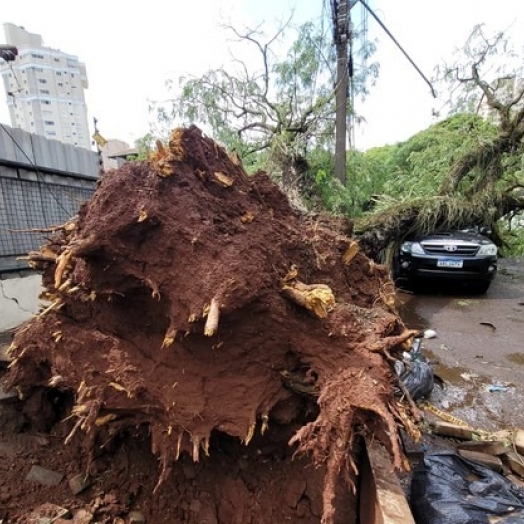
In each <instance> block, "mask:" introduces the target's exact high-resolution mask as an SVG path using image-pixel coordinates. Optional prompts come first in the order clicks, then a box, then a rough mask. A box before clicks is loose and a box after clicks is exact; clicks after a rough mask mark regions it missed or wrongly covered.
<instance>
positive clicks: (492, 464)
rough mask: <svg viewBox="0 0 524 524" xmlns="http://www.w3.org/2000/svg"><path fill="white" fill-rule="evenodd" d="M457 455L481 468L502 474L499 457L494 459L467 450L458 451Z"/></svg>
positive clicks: (478, 452)
mask: <svg viewBox="0 0 524 524" xmlns="http://www.w3.org/2000/svg"><path fill="white" fill-rule="evenodd" d="M458 454H459V455H460V456H461V457H462V458H465V459H467V460H471V461H473V462H478V463H479V464H482V465H483V466H487V467H488V468H490V469H492V470H494V471H496V472H497V473H502V460H501V459H500V458H499V457H494V456H493V455H488V454H487V453H481V452H480V451H469V450H467V449H459V450H458Z"/></svg>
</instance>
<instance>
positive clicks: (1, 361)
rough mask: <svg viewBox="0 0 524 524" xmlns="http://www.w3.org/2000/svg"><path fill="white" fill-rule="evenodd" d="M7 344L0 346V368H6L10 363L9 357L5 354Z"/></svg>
mask: <svg viewBox="0 0 524 524" xmlns="http://www.w3.org/2000/svg"><path fill="white" fill-rule="evenodd" d="M8 349H9V344H0V368H6V367H7V366H9V364H10V363H11V357H9V355H8V354H7V350H8Z"/></svg>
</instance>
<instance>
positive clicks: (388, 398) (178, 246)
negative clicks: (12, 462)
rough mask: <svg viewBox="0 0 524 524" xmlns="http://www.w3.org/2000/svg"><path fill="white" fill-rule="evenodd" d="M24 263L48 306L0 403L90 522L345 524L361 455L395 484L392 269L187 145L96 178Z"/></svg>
mask: <svg viewBox="0 0 524 524" xmlns="http://www.w3.org/2000/svg"><path fill="white" fill-rule="evenodd" d="M29 261H30V264H31V265H32V266H33V267H34V268H36V269H38V270H41V271H42V272H43V284H44V286H45V288H46V291H45V293H44V296H43V298H44V299H46V300H47V301H48V303H49V305H48V306H47V307H46V308H45V309H44V310H43V311H42V312H41V313H40V314H39V315H38V317H37V318H35V319H33V320H32V321H30V322H28V323H27V324H25V325H24V326H22V327H21V328H20V329H19V330H18V332H17V333H16V336H15V338H14V341H13V345H12V348H11V350H10V357H11V358H12V359H13V360H12V362H11V364H10V368H9V370H8V372H7V376H6V380H5V383H4V385H5V387H6V388H7V390H11V389H14V390H16V391H17V392H18V395H19V397H20V398H21V399H23V406H24V407H23V414H24V416H25V417H26V419H27V420H28V421H29V423H30V425H31V427H32V428H35V429H37V430H38V431H41V432H49V431H51V435H52V436H53V439H54V437H56V438H57V441H59V442H60V443H61V442H64V444H63V449H64V450H67V449H70V450H71V451H67V452H65V453H66V454H67V453H72V454H75V456H76V457H77V463H76V464H75V467H74V468H73V467H72V466H70V467H69V468H68V469H67V470H64V471H63V473H64V474H65V475H66V476H67V477H68V478H70V477H72V476H74V475H77V474H80V475H84V476H86V475H87V474H89V476H90V478H91V479H92V480H93V484H92V486H91V487H89V488H88V489H86V490H85V491H82V492H81V493H79V494H78V495H77V496H84V497H86V498H87V497H94V496H95V497H97V498H95V499H94V500H95V501H96V500H98V501H99V503H96V504H95V503H94V502H92V503H91V506H89V508H88V511H89V512H90V514H92V515H96V514H101V512H102V510H103V508H108V509H105V510H103V511H104V513H103V514H104V515H113V516H114V517H115V518H121V516H122V515H127V514H128V513H127V512H128V511H129V510H130V509H131V510H133V511H140V512H141V513H142V515H143V517H144V519H145V520H146V521H147V522H148V524H150V523H152V524H154V523H155V522H165V521H169V522H185V523H188V524H190V523H196V522H216V523H226V522H227V523H230V522H239V523H240V522H247V521H250V522H252V523H253V524H256V523H258V522H263V521H264V522H266V521H268V520H275V521H283V520H286V521H291V522H293V521H298V520H300V522H311V523H313V522H318V521H319V520H320V519H322V522H323V523H325V524H331V523H333V522H340V521H341V520H340V519H341V518H342V520H345V521H346V522H348V520H347V518H346V517H347V515H344V513H343V511H342V510H343V507H344V504H345V502H344V501H345V500H349V499H350V497H349V495H345V496H344V497H341V496H340V494H341V493H347V492H348V491H347V490H348V488H351V487H354V485H355V477H356V472H357V466H358V461H357V458H358V453H357V452H358V440H359V437H360V436H361V435H371V436H372V437H373V438H375V439H376V440H378V441H380V442H381V443H382V444H384V445H385V447H386V448H387V450H388V451H389V453H390V454H391V456H392V458H393V462H394V465H395V467H396V468H401V467H402V464H403V455H402V451H401V448H400V446H399V437H398V427H399V426H404V425H406V424H408V426H409V420H411V419H416V418H417V409H416V407H415V405H414V404H413V403H412V402H409V400H408V402H406V403H405V404H400V403H399V401H398V400H397V399H396V398H395V387H396V385H397V383H398V379H397V377H396V375H395V372H394V369H393V362H394V361H395V358H396V357H397V356H398V355H399V354H402V352H403V351H405V350H406V349H408V348H409V346H410V343H411V340H412V338H413V336H414V334H415V332H414V331H410V330H408V329H406V327H405V326H404V324H403V323H402V321H401V320H400V319H399V317H398V316H397V314H396V313H395V311H394V301H393V296H394V286H393V284H392V282H391V280H390V278H389V275H388V271H387V269H386V268H384V267H382V266H379V265H376V264H374V263H373V262H372V261H371V260H369V259H368V258H367V257H366V256H365V255H364V254H363V253H362V252H360V251H359V250H356V249H355V242H354V240H352V239H351V224H349V223H348V222H346V221H344V220H339V219H333V218H327V217H323V216H304V215H300V214H298V212H296V211H294V210H293V209H292V208H291V207H290V205H289V203H288V201H287V199H286V197H285V196H284V195H283V194H282V193H281V192H280V191H279V189H278V188H277V186H276V185H275V184H274V183H272V182H271V181H270V180H269V178H268V177H267V176H266V175H265V174H263V173H257V174H256V175H254V176H253V177H248V176H247V175H246V173H245V171H244V170H243V168H242V166H241V165H240V164H239V162H238V161H237V160H235V159H231V158H230V157H229V156H228V155H227V153H226V152H225V151H224V150H223V149H222V148H221V147H219V146H218V145H217V144H216V143H214V142H213V141H212V140H210V139H208V138H206V137H204V136H203V135H202V133H201V131H200V130H199V129H198V128H196V127H190V128H188V129H178V130H175V131H174V132H173V134H172V135H171V138H170V141H169V145H168V146H166V147H159V150H158V151H157V152H156V153H155V154H154V155H153V157H152V158H151V159H150V161H148V162H131V163H128V164H126V165H124V166H123V167H122V168H120V169H118V170H115V171H110V172H108V173H106V174H105V175H104V176H103V177H102V178H101V180H100V184H99V187H98V189H97V191H96V193H95V194H94V196H93V198H92V199H91V200H90V201H89V202H87V203H86V204H84V205H82V207H81V209H80V213H79V216H78V217H77V218H76V219H74V220H72V221H70V222H68V223H67V224H65V225H64V226H63V227H62V229H61V230H60V231H59V232H58V234H55V235H54V236H52V237H51V238H50V240H49V242H48V243H47V244H46V245H45V246H44V247H42V249H41V251H40V252H37V253H31V254H30V255H29ZM59 421H62V422H61V423H60V424H58V425H57V423H58V422H59ZM62 439H63V440H62ZM51 445H53V446H54V445H55V443H54V440H53V443H52V444H51ZM145 445H148V446H150V449H151V453H152V454H151V457H153V458H152V459H149V458H148V457H147V453H146V452H145V451H144V446H145ZM61 453H64V451H61ZM154 457H156V458H154ZM293 457H295V459H294V460H293ZM56 460H58V459H56ZM49 462H50V463H49V465H47V467H52V466H53V464H54V463H53V461H52V460H51V459H50V460H49ZM312 464H313V465H314V466H316V467H317V468H318V469H315V468H311V467H310V466H311V465H312ZM156 465H158V468H157V467H156ZM153 466H154V467H153ZM152 468H153V469H152ZM117 471H118V475H117ZM10 475H11V477H10V478H11V480H12V481H13V483H14V484H16V482H17V479H18V477H17V476H16V472H11V473H10ZM104 475H107V477H104ZM104 478H105V480H103V479H104ZM109 479H112V480H111V482H109ZM104 482H105V484H104ZM14 484H13V485H14ZM63 484H65V485H66V488H65V489H68V488H67V482H63V483H62V484H61V485H63ZM304 485H305V489H304ZM102 486H104V490H105V491H106V492H104V490H102V491H100V490H101V488H102ZM262 486H263V489H262ZM286 486H300V489H299V490H298V491H297V490H296V493H298V492H300V496H299V495H296V496H293V497H292V498H293V504H292V507H290V505H289V503H287V504H286V502H285V499H286V497H287V498H288V499H289V497H291V495H290V493H289V492H288V491H287V490H286ZM259 488H260V489H259ZM13 489H15V488H13ZM59 489H63V488H60V486H58V487H57V488H56V491H54V492H53V496H52V497H51V499H52V501H56V502H58V501H59V500H60V498H61V496H62V495H61V493H62V492H61V491H58V490H59ZM75 489H76V488H75ZM108 489H109V492H107V490H108ZM297 489H298V488H297ZM97 490H98V492H99V493H100V494H99V495H96V493H97ZM15 491H16V490H15ZM69 493H70V491H69ZM14 494H15V495H16V492H15V493H14ZM48 495H49V496H50V494H49V493H48ZM107 497H110V498H109V499H107ZM111 497H112V498H111ZM37 498H38V494H33V499H32V500H35V501H36V500H37ZM48 500H49V499H48ZM144 501H145V502H146V503H145V504H144ZM84 502H86V500H84ZM140 504H141V505H140ZM137 506H139V507H137ZM81 507H83V506H81V505H77V506H74V505H73V506H71V509H72V510H73V509H78V508H81ZM9 508H11V509H10V510H9ZM8 510H9V511H11V513H12V514H13V515H18V516H19V515H22V514H23V508H22V504H21V503H20V502H19V501H17V502H15V499H14V498H12V499H11V502H10V503H9V505H8ZM350 511H352V512H353V513H354V512H355V508H354V507H353V508H352V510H350ZM337 512H338V513H337ZM337 515H338V516H337ZM108 518H109V517H108ZM337 519H338V520H337ZM107 522H109V520H108V521H107Z"/></svg>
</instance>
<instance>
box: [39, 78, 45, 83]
mask: <svg viewBox="0 0 524 524" xmlns="http://www.w3.org/2000/svg"><path fill="white" fill-rule="evenodd" d="M38 81H39V82H40V83H41V84H47V80H46V79H45V78H39V79H38Z"/></svg>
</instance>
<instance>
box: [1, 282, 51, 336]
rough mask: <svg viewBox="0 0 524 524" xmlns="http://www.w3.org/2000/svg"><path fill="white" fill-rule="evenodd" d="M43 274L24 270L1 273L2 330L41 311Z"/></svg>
mask: <svg viewBox="0 0 524 524" xmlns="http://www.w3.org/2000/svg"><path fill="white" fill-rule="evenodd" d="M42 291H43V288H42V277H41V275H38V274H34V273H32V274H31V273H25V274H24V272H11V273H7V274H4V275H1V274H0V332H2V331H5V330H6V329H10V328H13V327H16V326H18V325H19V324H21V323H22V322H24V321H26V320H28V319H29V318H31V317H32V316H33V315H34V314H35V313H38V311H39V304H40V300H39V299H38V296H39V295H40V293H41V292H42Z"/></svg>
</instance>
